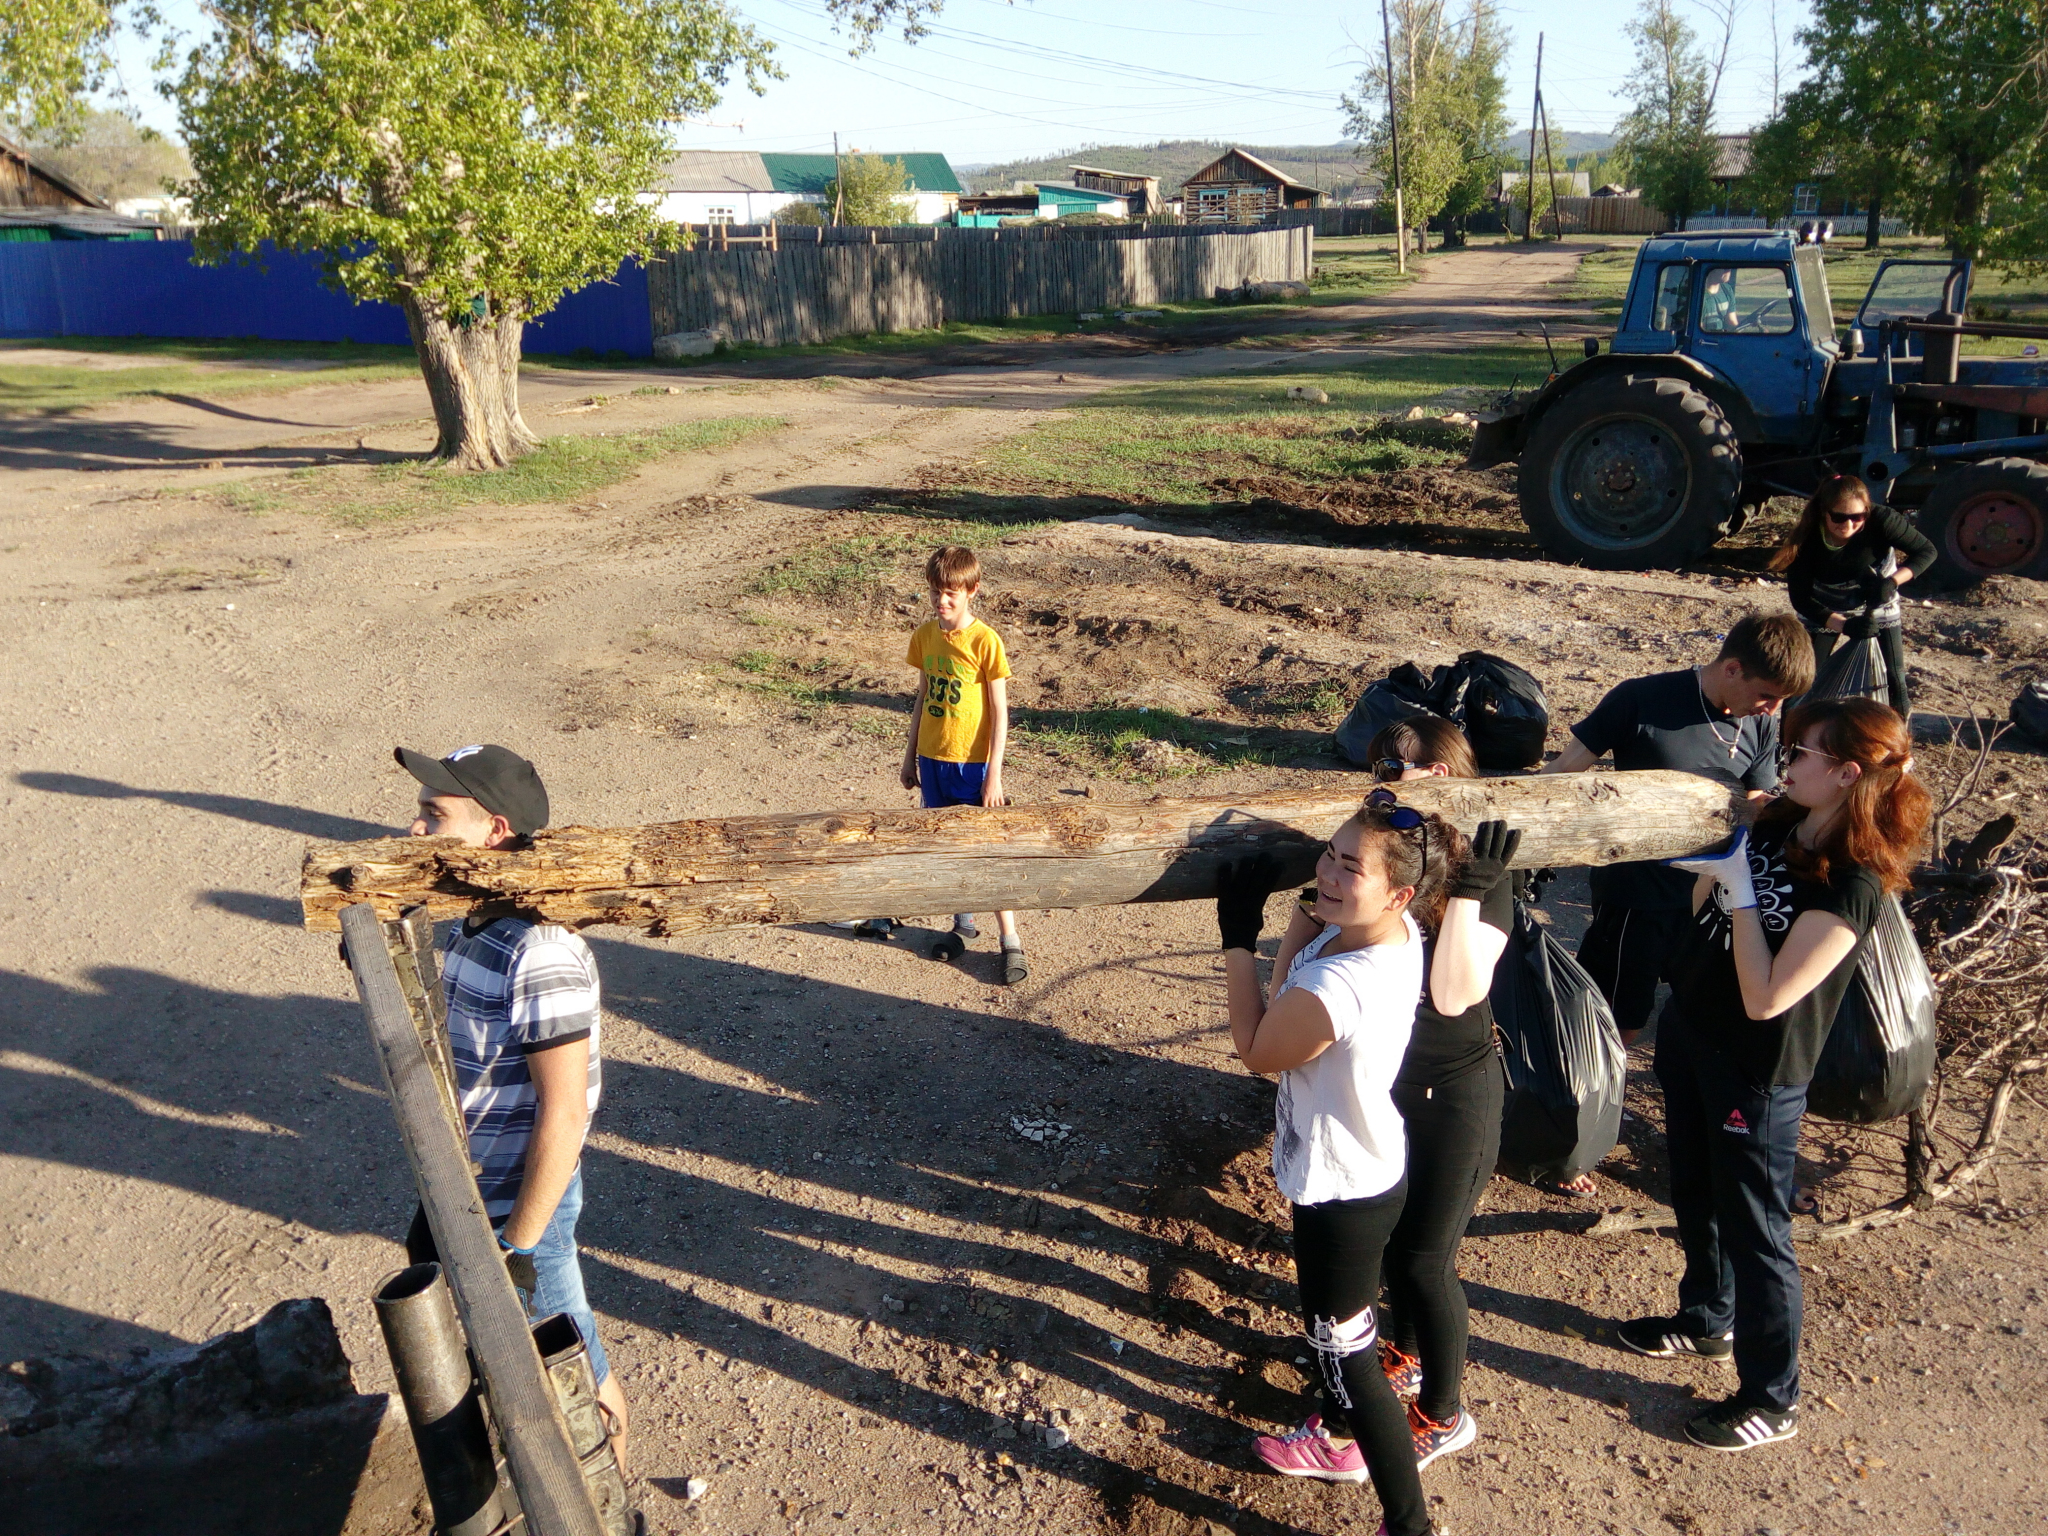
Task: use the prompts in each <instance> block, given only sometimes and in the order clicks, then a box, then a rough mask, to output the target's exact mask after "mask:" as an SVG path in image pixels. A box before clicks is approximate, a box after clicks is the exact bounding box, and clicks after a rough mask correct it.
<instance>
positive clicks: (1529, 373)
mask: <svg viewBox="0 0 2048 1536" xmlns="http://www.w3.org/2000/svg"><path fill="white" fill-rule="evenodd" d="M1548 372H1549V363H1548V360H1547V359H1546V357H1545V355H1544V352H1543V348H1542V346H1541V345H1540V344H1537V345H1533V346H1532V345H1529V344H1527V343H1508V342H1504V343H1498V344H1495V345H1491V346H1482V347H1471V348H1465V349H1462V350H1460V351H1457V352H1444V353H1418V354H1410V355H1398V354H1388V355H1387V356H1385V357H1384V358H1380V359H1376V360H1374V361H1373V362H1371V363H1369V364H1366V365H1364V366H1362V367H1357V368H1343V369H1337V368H1332V369H1317V370H1314V371H1313V372H1303V373H1284V372H1280V371H1278V370H1274V369H1258V370H1247V371H1245V372H1241V373H1232V374H1223V375H1215V376H1210V377H1205V378H1193V379H1180V380H1175V381H1173V382H1171V383H1164V384H1147V385H1137V386H1132V387H1130V388H1125V389H1116V390H1105V391H1103V392H1102V393H1101V394H1099V395H1095V396H1093V397H1091V398H1090V399H1088V400H1087V401H1084V402H1083V403H1081V404H1079V405H1077V406H1075V407H1073V408H1072V409H1070V410H1067V411H1064V412H1062V413H1061V414H1060V415H1059V416H1057V417H1055V418H1053V419H1052V420H1050V421H1047V422H1043V423H1040V424H1039V425H1038V426H1036V427H1033V428H1032V429H1031V430H1029V431H1027V432H1023V433H1019V434H1018V435H1016V436H1015V437H1012V438H1009V439H1007V440H1006V441H1004V442H1003V443H1001V444H998V445H997V446H996V447H995V448H993V449H992V450H990V452H989V453H988V454H987V455H986V456H985V457H984V458H982V459H981V460H979V461H978V462H977V463H976V464H975V465H974V466H972V467H971V468H969V469H968V470H967V471H965V472H964V474H963V475H962V476H961V478H960V480H959V481H958V482H956V484H957V492H955V493H951V494H946V495H941V496H936V497H933V498H931V499H930V503H929V505H930V506H931V508H932V510H934V511H935V512H936V513H938V514H939V515H941V516H955V517H957V516H959V515H960V513H959V509H960V507H961V506H962V505H963V504H966V505H973V504H976V503H977V502H982V503H985V502H986V501H987V500H988V497H987V494H986V493H989V492H995V493H998V494H1000V495H1007V496H1011V497H1015V498H1017V500H1016V502H1014V503H1013V504H1014V505H1017V506H1019V507H1020V508H1022V507H1029V506H1034V505H1035V506H1036V507H1037V508H1038V511H1039V515H1040V516H1041V517H1042V516H1043V515H1044V513H1043V499H1044V498H1045V497H1046V496H1059V497H1072V498H1080V499H1081V500H1082V503H1083V505H1082V506H1081V507H1077V508H1076V515H1082V516H1086V515H1089V509H1087V508H1086V506H1085V503H1086V501H1087V499H1088V498H1103V499H1108V500H1110V501H1114V502H1125V503H1144V502H1150V503H1154V504H1178V505H1197V506H1212V505H1215V504H1217V503H1218V502H1227V501H1233V500H1239V499H1242V496H1241V494H1240V493H1239V491H1237V490H1234V489H1231V488H1230V486H1229V482H1233V481H1256V480H1258V479H1260V478H1262V477H1270V476H1285V477H1287V478H1290V479H1293V480H1297V481H1303V482H1308V483H1311V484H1314V483H1317V482H1326V483H1328V482H1339V481H1346V480H1351V479H1354V478H1356V477H1357V476H1359V475H1366V474H1376V473H1384V472H1385V471H1386V469H1387V468H1389V467H1412V466H1414V465H1417V464H1424V463H1444V462H1447V461H1448V459H1449V458H1450V457H1451V455H1452V454H1453V452H1455V451H1456V450H1454V449H1453V448H1452V447H1451V443H1450V438H1449V437H1443V438H1442V439H1441V440H1436V439H1433V438H1431V437H1429V436H1425V435H1422V434H1420V433H1412V432H1411V428H1412V427H1415V426H1420V425H1421V424H1410V423H1405V422H1403V423H1394V424H1384V423H1376V422H1368V423H1365V424H1363V425H1361V424H1360V421H1359V418H1360V417H1361V416H1362V415H1366V414H1370V415H1372V416H1374V417H1379V416H1382V415H1384V414H1386V413H1390V412H1393V411H1396V410H1402V409H1405V408H1406V407H1408V406H1410V405H1414V404H1417V403H1420V402H1422V401H1425V400H1428V399H1430V398H1431V397H1433V396H1435V395H1437V394H1439V393H1441V392H1442V391H1444V390H1447V389H1452V388H1461V387H1462V388H1467V389H1469V388H1487V389H1506V388H1507V387H1509V386H1510V385H1511V384H1515V383H1517V382H1519V383H1521V384H1525V385H1526V384H1533V383H1536V382H1538V381H1540V380H1541V379H1542V378H1543V377H1544V376H1545V375H1546V374H1547V373H1548ZM1296 384H1303V385H1311V386H1313V387H1315V388H1318V389H1321V390H1324V391H1325V392H1327V393H1328V395H1329V397H1330V401H1329V404H1327V405H1311V404H1307V403H1304V402H1297V401H1290V400H1288V399H1287V390H1288V387H1289V386H1290V385H1296ZM1443 430H1444V429H1442V428H1441V427H1440V426H1435V425H1431V426H1430V427H1428V428H1427V429H1426V431H1427V432H1428V433H1442V432H1443ZM1459 447H1460V448H1462V440H1460V442H1459ZM977 493H980V494H977ZM1093 510H1099V508H1095V509H1093Z"/></svg>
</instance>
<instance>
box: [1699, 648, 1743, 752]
mask: <svg viewBox="0 0 2048 1536" xmlns="http://www.w3.org/2000/svg"><path fill="white" fill-rule="evenodd" d="M1692 681H1693V686H1694V687H1696V688H1698V689H1699V691H1700V714H1701V715H1703V716H1704V717H1705V718H1706V722H1707V729H1708V730H1710V731H1712V732H1713V733H1714V740H1716V741H1718V742H1720V743H1722V744H1723V745H1724V746H1726V747H1727V748H1728V760H1729V761H1730V762H1733V761H1734V760H1735V753H1736V751H1737V749H1738V748H1740V747H1741V745H1742V722H1741V721H1740V720H1738V721H1736V722H1735V735H1734V737H1733V739H1730V738H1729V737H1726V736H1723V735H1722V734H1721V727H1720V726H1719V725H1718V724H1717V723H1716V722H1715V720H1714V704H1713V701H1712V700H1711V699H1709V698H1708V697H1707V684H1706V680H1705V679H1704V678H1702V677H1701V676H1700V669H1699V668H1698V667H1697V666H1695V667H1694V668H1693V669H1692Z"/></svg>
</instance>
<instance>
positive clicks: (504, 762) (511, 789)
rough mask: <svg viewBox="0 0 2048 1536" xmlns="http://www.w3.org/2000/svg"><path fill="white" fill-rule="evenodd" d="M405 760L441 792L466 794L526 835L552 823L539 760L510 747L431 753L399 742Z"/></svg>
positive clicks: (397, 750)
mask: <svg viewBox="0 0 2048 1536" xmlns="http://www.w3.org/2000/svg"><path fill="white" fill-rule="evenodd" d="M391 755H392V756H393V757H395V758H397V759H398V763H399V766H400V767H402V768H403V769H405V771H406V772H407V773H409V774H411V775H412V776H413V777H414V778H416V779H418V780H419V781H420V783H422V784H424V785H425V786H426V787H427V788H428V789H431V790H432V791H433V792H434V793H435V794H437V795H463V796H466V797H467V798H469V799H471V800H474V801H475V802H476V803H477V804H478V805H480V806H482V807H483V808H484V809H485V810H487V811H489V812H490V813H491V814H492V815H493V816H502V817H504V818H505V820H506V822H507V823H508V824H509V825H510V826H511V828H512V830H513V831H514V832H517V833H518V834H519V835H520V836H522V837H526V836H530V835H531V834H533V833H535V832H538V831H539V830H540V829H541V828H542V827H544V826H546V825H547V824H548V792H547V789H546V787H545V786H544V785H543V784H542V783H541V781H540V775H539V774H538V773H536V772H535V771H534V767H533V764H531V763H529V762H528V761H527V760H526V759H525V758H523V757H521V756H520V755H519V754H518V753H517V752H514V751H513V750H512V749H511V748H509V747H492V746H480V747H457V748H456V749H455V750H454V751H453V752H450V753H449V754H448V755H447V756H446V757H429V756H427V754H426V753H424V752H415V751H413V750H412V749H411V748H410V747H395V748H393V749H392V754H391Z"/></svg>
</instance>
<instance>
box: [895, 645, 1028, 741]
mask: <svg viewBox="0 0 2048 1536" xmlns="http://www.w3.org/2000/svg"><path fill="white" fill-rule="evenodd" d="M904 659H905V660H906V661H908V662H909V663H910V665H912V666H913V667H915V668H917V670H918V671H919V672H921V673H923V674H924V687H923V688H922V689H920V690H919V692H918V698H917V712H918V715H919V721H918V727H917V755H918V756H919V757H930V758H936V759H937V760H938V761H939V762H942V763H985V762H987V761H988V749H989V737H990V734H991V733H992V732H993V731H994V729H995V722H994V721H993V720H991V719H990V718H989V713H988V695H987V693H986V692H985V690H984V687H983V685H984V684H986V683H990V682H993V681H994V680H995V679H997V678H1000V677H1008V676H1009V675H1010V659H1009V657H1008V656H1006V655H1005V654H1004V653H1003V640H1002V636H1000V635H998V634H997V633H996V632H995V631H994V630H992V629H990V628H989V627H988V626H987V625H986V624H984V623H982V622H981V620H979V619H976V620H975V621H974V622H973V623H971V624H969V625H968V626H967V627H966V628H964V629H960V630H956V631H955V632H953V633H952V634H948V633H947V632H946V631H945V630H943V629H941V628H940V627H939V621H938V620H937V619H927V620H926V621H925V622H924V623H922V624H920V625H919V626H918V627H917V632H916V633H915V634H913V635H912V636H911V637H910V653H909V655H908V656H906V657H905V658H904Z"/></svg>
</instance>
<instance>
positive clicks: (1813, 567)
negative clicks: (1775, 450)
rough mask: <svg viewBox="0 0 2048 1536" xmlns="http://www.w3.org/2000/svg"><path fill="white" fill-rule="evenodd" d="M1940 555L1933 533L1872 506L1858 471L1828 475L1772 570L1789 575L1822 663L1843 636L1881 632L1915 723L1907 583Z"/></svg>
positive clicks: (1895, 686) (1901, 699) (1894, 688)
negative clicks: (1909, 688)
mask: <svg viewBox="0 0 2048 1536" xmlns="http://www.w3.org/2000/svg"><path fill="white" fill-rule="evenodd" d="M1934 556H1935V549H1934V545H1933V543H1932V542H1930V541H1929V539H1928V538H1927V535H1925V534H1924V533H1922V532H1921V531H1920V530H1919V529H1917V528H1915V527H1914V526H1913V525H1912V524H1911V523H1910V522H1908V521H1907V520H1906V518H1905V516H1904V515H1903V514H1901V513H1900V512H1898V511H1897V510H1895V509H1894V508H1891V507H1874V506H1872V505H1871V504H1870V491H1869V488H1868V487H1866V486H1865V485H1864V483H1863V482H1862V481H1861V480H1859V479H1857V478H1856V476H1854V475H1835V476H1833V477H1832V478H1830V479H1827V480H1823V481H1822V482H1821V484H1820V488H1819V489H1818V490H1816V491H1815V492H1814V493H1813V494H1812V495H1811V496H1809V497H1807V498H1806V506H1805V508H1804V510H1802V511H1801V512H1800V514H1799V521H1798V522H1797V523H1795V524H1794V525H1793V527H1792V531H1791V533H1789V534H1787V535H1786V536H1785V542H1784V543H1782V544H1780V545H1779V546H1778V548H1777V550H1776V552H1775V553H1773V554H1772V556H1771V569H1772V570H1774V571H1783V572H1784V573H1785V588H1786V595H1787V596H1789V597H1790V598H1791V599H1792V607H1793V609H1794V610H1795V611H1796V612H1797V613H1798V614H1799V617H1800V618H1801V619H1803V620H1804V621H1805V623H1806V632H1807V634H1808V635H1809V636H1811V637H1812V639H1813V664H1814V666H1815V667H1816V668H1818V667H1819V666H1820V664H1821V663H1822V662H1824V661H1826V660H1827V659H1828V655H1829V653H1830V652H1832V651H1833V650H1834V648H1835V642H1836V640H1837V639H1838V638H1840V637H1841V636H1842V635H1844V634H1846V635H1848V636H1849V637H1850V638H1851V639H1863V638H1865V637H1867V636H1870V635H1876V636H1877V641H1878V644H1879V645H1880V646H1882V647H1883V648H1884V665H1885V670H1886V671H1887V672H1888V673H1889V674H1890V676H1889V677H1888V678H1887V679H1886V686H1887V687H1888V688H1889V689H1890V692H1891V706H1892V708H1893V709H1896V710H1897V711H1898V712H1899V714H1900V715H1901V716H1902V717H1903V718H1905V719H1909V720H1910V719H1911V718H1912V711H1913V705H1912V700H1911V699H1910V698H1909V697H1908V696H1907V693H1906V647H1905V644H1904V642H1903V640H1902V639H1901V635H1900V626H1901V625H1902V624H1903V623H1904V616H1903V615H1902V614H1901V612H1900V609H1899V588H1900V587H1903V586H1904V585H1905V584H1906V583H1907V582H1909V581H1911V580H1912V579H1913V578H1914V577H1916V576H1924V575H1925V574H1926V573H1927V568H1928V567H1929V566H1930V565H1932V564H1934ZM1901 562H1903V563H1901Z"/></svg>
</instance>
